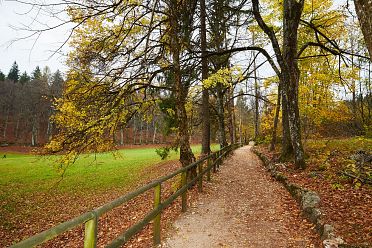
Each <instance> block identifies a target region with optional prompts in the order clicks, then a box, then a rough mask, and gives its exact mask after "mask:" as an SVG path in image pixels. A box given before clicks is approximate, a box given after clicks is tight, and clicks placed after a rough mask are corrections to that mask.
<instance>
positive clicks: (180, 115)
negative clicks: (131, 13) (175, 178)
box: [169, 0, 196, 177]
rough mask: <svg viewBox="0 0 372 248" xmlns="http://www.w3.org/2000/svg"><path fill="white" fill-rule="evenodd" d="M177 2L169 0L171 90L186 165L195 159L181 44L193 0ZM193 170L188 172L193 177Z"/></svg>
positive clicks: (182, 157)
mask: <svg viewBox="0 0 372 248" xmlns="http://www.w3.org/2000/svg"><path fill="white" fill-rule="evenodd" d="M181 5H182V6H179V2H178V1H176V0H170V1H169V8H170V9H169V24H170V47H169V49H170V54H171V57H172V67H173V73H174V84H173V92H174V94H175V98H176V106H175V107H176V118H177V124H178V145H179V147H180V162H181V164H182V166H184V167H185V166H187V165H189V164H190V163H192V162H194V161H195V157H194V154H193V152H192V150H191V147H190V133H189V124H188V123H189V122H188V118H187V112H186V107H185V106H186V101H187V94H188V90H189V83H188V82H184V81H182V70H181V61H180V54H181V45H183V44H185V43H187V42H188V41H189V39H190V37H189V35H190V33H189V30H187V29H188V28H190V26H188V25H190V24H191V22H190V21H191V19H192V16H193V13H194V12H193V6H195V5H194V4H193V2H191V1H187V0H186V1H185V2H182V4H181ZM195 174H196V170H195V171H191V173H190V174H189V175H190V176H191V177H193V176H194V175H195Z"/></svg>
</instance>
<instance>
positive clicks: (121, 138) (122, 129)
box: [120, 125, 124, 146]
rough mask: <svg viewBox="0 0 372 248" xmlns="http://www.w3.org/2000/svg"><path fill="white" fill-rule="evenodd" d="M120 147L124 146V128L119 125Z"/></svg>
mask: <svg viewBox="0 0 372 248" xmlns="http://www.w3.org/2000/svg"><path fill="white" fill-rule="evenodd" d="M120 145H121V146H122V145H124V128H123V125H120Z"/></svg>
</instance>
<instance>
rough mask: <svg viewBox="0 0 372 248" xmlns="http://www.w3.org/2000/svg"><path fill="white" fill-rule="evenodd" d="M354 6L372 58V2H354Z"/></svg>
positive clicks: (356, 0) (367, 0) (362, 0)
mask: <svg viewBox="0 0 372 248" xmlns="http://www.w3.org/2000/svg"><path fill="white" fill-rule="evenodd" d="M354 4H355V9H356V12H357V15H358V19H359V23H360V26H361V28H362V32H363V36H364V40H365V42H366V45H367V48H368V51H369V56H370V57H372V1H370V0H354Z"/></svg>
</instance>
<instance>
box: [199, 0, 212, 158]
mask: <svg viewBox="0 0 372 248" xmlns="http://www.w3.org/2000/svg"><path fill="white" fill-rule="evenodd" d="M205 19H206V9H205V0H200V47H201V52H202V80H205V79H207V78H208V58H207V56H206V50H207V31H206V24H205ZM201 115H202V116H201V118H202V120H203V126H202V151H201V153H202V155H207V154H209V153H210V152H211V147H210V146H211V144H210V139H211V128H210V113H209V91H208V89H207V88H205V87H204V86H203V91H202V106H201Z"/></svg>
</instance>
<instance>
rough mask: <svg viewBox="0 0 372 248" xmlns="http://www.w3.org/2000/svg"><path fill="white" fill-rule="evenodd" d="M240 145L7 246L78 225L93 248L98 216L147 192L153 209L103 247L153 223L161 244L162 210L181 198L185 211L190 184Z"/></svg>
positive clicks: (20, 246) (29, 243)
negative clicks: (167, 190)
mask: <svg viewBox="0 0 372 248" xmlns="http://www.w3.org/2000/svg"><path fill="white" fill-rule="evenodd" d="M240 146H241V144H240V143H237V144H232V145H229V146H226V147H224V148H222V149H221V150H219V151H217V152H215V153H211V154H210V155H209V156H205V157H203V158H201V159H200V160H198V161H196V162H194V163H192V164H190V165H188V166H185V167H182V168H180V169H178V170H176V171H174V172H173V173H171V174H168V175H166V176H163V177H160V178H158V179H156V180H154V181H152V182H150V183H149V184H146V185H144V186H142V187H140V188H139V189H137V190H135V191H132V192H130V193H128V194H126V195H123V196H121V197H119V198H117V199H115V200H113V201H111V202H109V203H107V204H105V205H103V206H100V207H98V208H96V209H94V210H92V211H90V212H87V213H84V214H82V215H80V216H78V217H75V218H73V219H71V220H68V221H66V222H63V223H61V224H59V225H56V226H54V227H52V228H50V229H48V230H46V231H43V232H41V233H38V234H36V235H34V236H32V237H30V238H28V239H25V240H23V241H21V242H19V243H17V244H15V245H12V246H10V247H11V248H29V247H34V246H36V245H40V244H42V243H45V242H46V241H48V240H51V239H53V238H55V237H57V236H58V235H60V234H62V233H64V232H66V231H69V230H71V229H73V228H75V227H78V226H79V225H82V224H84V225H85V230H84V248H95V247H96V246H97V227H98V220H99V217H100V216H102V215H103V214H105V213H107V212H109V211H110V210H112V209H114V208H116V207H119V206H121V205H123V204H124V203H127V202H128V201H130V200H132V199H133V198H135V197H137V196H139V195H141V194H143V193H145V192H147V191H148V190H151V189H154V208H153V209H152V210H151V211H150V212H148V213H147V214H146V216H145V217H144V218H143V219H141V220H140V221H138V222H137V223H136V224H134V225H132V226H131V227H129V228H128V229H127V230H125V231H124V232H123V233H121V234H120V235H119V236H118V237H117V238H116V239H115V240H113V241H111V243H109V244H108V245H107V246H106V247H110V248H113V247H120V246H121V245H123V244H125V243H126V242H128V241H129V240H130V239H131V237H133V236H134V235H135V234H136V233H138V232H139V231H141V230H142V229H143V228H144V227H145V226H146V225H147V224H149V223H150V222H151V221H153V229H154V232H153V236H154V237H153V240H154V245H158V244H160V242H161V236H160V232H161V228H160V219H161V213H162V211H163V210H164V209H165V208H166V207H168V206H169V205H170V204H172V203H173V202H174V201H175V200H176V199H177V197H179V196H181V197H182V212H185V211H186V209H187V190H188V189H190V188H191V187H192V186H193V185H195V184H197V185H198V190H199V191H201V190H202V187H203V177H204V175H205V174H207V180H208V181H210V179H211V170H213V172H216V171H217V169H218V168H219V167H220V165H221V164H222V161H223V159H224V158H226V157H227V155H229V154H230V153H231V152H232V151H233V150H235V149H237V148H238V147H240ZM205 162H206V167H205V168H203V167H204V166H203V165H204V163H205ZM193 168H196V169H197V176H195V177H194V178H192V179H191V180H189V181H188V177H187V175H188V172H189V171H190V170H191V169H193ZM177 175H181V185H182V186H181V188H180V189H178V190H177V191H176V192H174V193H173V194H172V195H171V196H169V197H168V198H167V199H165V200H164V201H163V202H162V201H161V186H162V183H164V182H166V181H168V180H169V179H171V178H174V177H175V176H177Z"/></svg>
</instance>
